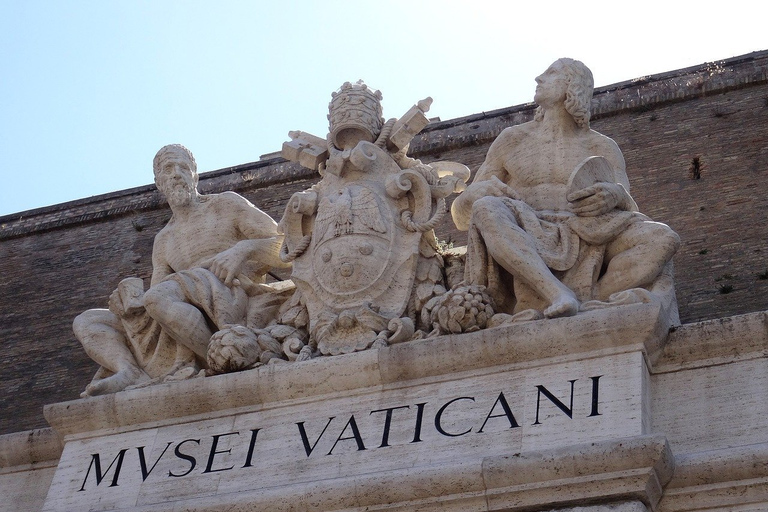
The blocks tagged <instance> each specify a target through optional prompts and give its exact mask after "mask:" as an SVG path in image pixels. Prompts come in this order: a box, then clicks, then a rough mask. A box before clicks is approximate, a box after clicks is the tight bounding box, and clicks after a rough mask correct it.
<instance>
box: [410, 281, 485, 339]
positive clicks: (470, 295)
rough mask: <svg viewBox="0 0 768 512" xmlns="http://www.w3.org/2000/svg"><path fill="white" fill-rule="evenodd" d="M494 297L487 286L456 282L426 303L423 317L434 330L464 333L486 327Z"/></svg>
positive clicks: (445, 332)
mask: <svg viewBox="0 0 768 512" xmlns="http://www.w3.org/2000/svg"><path fill="white" fill-rule="evenodd" d="M493 308H494V305H493V299H491V297H490V296H489V295H488V294H487V293H486V291H485V286H479V285H468V286H467V285H465V286H457V287H454V288H453V289H451V290H450V291H448V292H446V293H444V294H443V295H441V296H439V297H435V298H433V299H432V300H430V301H429V302H427V304H426V305H425V306H424V309H423V310H422V312H421V315H422V321H423V322H424V323H428V324H431V325H432V329H433V330H432V333H433V334H436V335H438V334H461V333H464V332H474V331H479V330H480V329H485V327H486V326H487V325H488V320H490V319H491V317H492V316H493V315H494V311H493Z"/></svg>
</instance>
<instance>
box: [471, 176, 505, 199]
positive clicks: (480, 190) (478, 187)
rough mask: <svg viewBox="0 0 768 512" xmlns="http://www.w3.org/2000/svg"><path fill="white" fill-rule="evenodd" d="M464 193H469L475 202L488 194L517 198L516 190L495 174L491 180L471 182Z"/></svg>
mask: <svg viewBox="0 0 768 512" xmlns="http://www.w3.org/2000/svg"><path fill="white" fill-rule="evenodd" d="M463 194H467V195H468V196H469V198H470V199H471V200H472V201H471V202H473V203H474V202H475V201H477V200H478V199H480V198H482V197H486V196H493V197H511V198H512V199H517V194H516V193H515V191H514V190H513V189H512V188H511V187H510V186H509V185H507V184H506V183H504V182H503V181H501V180H500V179H499V178H497V177H496V176H493V177H492V178H491V179H490V180H483V181H479V182H473V183H471V184H470V185H469V186H467V189H466V190H465V191H464V192H463Z"/></svg>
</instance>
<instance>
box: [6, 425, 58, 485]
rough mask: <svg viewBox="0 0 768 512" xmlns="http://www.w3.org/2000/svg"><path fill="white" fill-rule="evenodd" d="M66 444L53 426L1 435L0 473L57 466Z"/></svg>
mask: <svg viewBox="0 0 768 512" xmlns="http://www.w3.org/2000/svg"><path fill="white" fill-rule="evenodd" d="M63 447H64V445H63V443H62V442H61V440H60V439H59V437H58V436H57V435H56V432H54V430H53V429H52V428H41V429H37V430H28V431H26V432H15V433H13V434H5V435H2V436H0V474H2V473H8V472H14V471H28V470H31V469H37V468H40V467H55V466H56V465H57V464H58V462H59V457H60V456H61V451H62V449H63Z"/></svg>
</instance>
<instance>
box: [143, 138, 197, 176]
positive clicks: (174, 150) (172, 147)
mask: <svg viewBox="0 0 768 512" xmlns="http://www.w3.org/2000/svg"><path fill="white" fill-rule="evenodd" d="M169 154H180V155H184V156H185V157H187V158H188V159H189V163H190V164H191V167H192V173H193V174H197V162H195V157H194V156H193V155H192V152H191V151H190V150H188V149H187V148H186V147H185V146H182V145H181V144H168V145H167V146H163V147H162V148H160V151H158V152H157V154H156V155H155V159H154V160H152V171H153V172H154V173H155V174H157V170H158V169H159V168H160V162H161V161H162V160H163V159H164V158H165V157H166V155H169Z"/></svg>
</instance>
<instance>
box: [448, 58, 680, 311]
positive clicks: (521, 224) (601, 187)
mask: <svg viewBox="0 0 768 512" xmlns="http://www.w3.org/2000/svg"><path fill="white" fill-rule="evenodd" d="M536 83H537V86H536V94H535V96H534V101H535V102H536V103H537V104H538V109H537V111H536V114H535V118H534V120H533V121H530V122H527V123H524V124H521V125H518V126H512V127H509V128H506V129H505V130H504V131H503V132H502V133H501V134H500V135H499V137H498V138H497V139H496V140H495V141H494V142H493V144H492V145H491V147H490V149H489V151H488V155H487V156H486V159H485V162H484V163H483V164H482V165H481V166H480V169H479V170H478V172H477V175H476V177H475V179H474V181H473V182H472V184H471V185H469V186H468V187H467V189H466V190H465V191H464V192H463V193H462V194H461V195H460V196H459V197H458V198H457V199H456V201H455V202H454V203H453V206H452V215H453V218H454V221H455V223H456V225H457V226H458V227H459V229H463V230H467V229H469V235H468V248H467V263H466V267H465V275H466V280H467V282H468V283H470V284H478V285H485V286H487V287H488V292H489V294H490V295H491V297H493V298H494V300H495V302H496V311H497V312H498V311H501V312H505V313H515V314H517V313H519V314H520V317H518V318H519V319H536V318H542V317H548V318H554V317H561V316H571V315H575V314H576V313H577V312H578V311H579V310H580V309H582V310H584V309H592V308H597V307H601V304H603V305H605V304H611V303H630V302H638V301H641V300H644V299H646V298H647V290H641V288H649V287H651V285H652V284H653V283H654V281H655V280H657V278H658V277H659V276H660V275H661V274H662V271H663V270H664V269H665V266H667V264H668V262H669V261H670V260H671V258H672V256H673V255H674V254H675V252H676V251H677V249H678V247H679V244H680V240H679V238H678V236H677V234H675V233H674V232H673V231H672V230H671V229H670V228H669V227H668V226H666V225H664V224H660V223H657V222H652V221H650V219H648V218H647V217H646V216H644V215H642V214H640V213H639V212H638V211H637V205H636V204H635V201H634V200H633V199H632V197H631V196H630V195H629V180H628V179H627V174H626V171H625V164H624V158H623V156H622V154H621V151H620V150H619V148H618V146H617V145H616V143H615V142H614V141H613V140H611V139H609V138H608V137H606V136H604V135H601V134H599V133H597V132H595V131H594V130H591V129H590V127H589V119H590V102H591V99H592V92H593V79H592V73H591V72H590V70H589V69H588V68H587V67H586V66H585V65H584V64H582V63H581V62H579V61H575V60H572V59H560V60H558V61H556V62H555V63H554V64H552V65H551V66H550V67H549V68H548V69H547V70H546V71H545V72H544V73H543V74H542V75H540V76H539V77H537V78H536ZM670 282H671V281H670ZM670 288H671V285H670ZM671 294H672V299H671V301H673V302H674V290H671Z"/></svg>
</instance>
